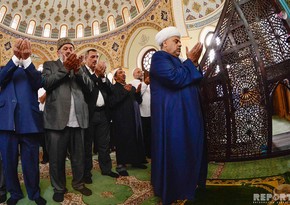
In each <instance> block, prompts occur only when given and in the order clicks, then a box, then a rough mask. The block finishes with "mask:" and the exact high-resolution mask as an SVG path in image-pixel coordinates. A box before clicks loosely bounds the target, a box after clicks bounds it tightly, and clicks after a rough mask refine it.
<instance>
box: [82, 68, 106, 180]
mask: <svg viewBox="0 0 290 205" xmlns="http://www.w3.org/2000/svg"><path fill="white" fill-rule="evenodd" d="M82 69H83V70H84V71H85V72H86V73H87V74H88V75H89V76H90V77H91V80H92V81H93V82H94V88H93V91H92V92H91V93H85V100H86V102H87V104H88V107H89V127H88V129H86V132H85V172H84V177H85V178H90V177H91V176H92V174H91V170H92V168H93V164H92V144H93V142H94V146H95V148H96V149H97V151H98V161H99V165H100V169H101V172H102V174H109V173H110V172H111V169H112V160H111V157H110V150H109V143H110V124H109V123H110V114H109V113H110V112H109V108H108V95H109V94H110V92H111V83H110V81H109V79H107V78H106V81H105V82H103V81H102V79H101V78H97V76H96V75H95V74H91V73H90V72H89V71H88V69H87V68H86V66H84V67H82ZM99 91H100V92H101V93H102V96H103V98H104V102H105V104H104V105H103V106H102V107H98V106H97V104H96V103H97V100H98V97H99Z"/></svg>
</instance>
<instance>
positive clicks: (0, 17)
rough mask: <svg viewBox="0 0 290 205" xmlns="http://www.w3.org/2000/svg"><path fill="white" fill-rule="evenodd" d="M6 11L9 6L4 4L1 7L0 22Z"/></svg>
mask: <svg viewBox="0 0 290 205" xmlns="http://www.w3.org/2000/svg"><path fill="white" fill-rule="evenodd" d="M6 12H7V8H6V7H5V6H2V7H1V9H0V22H2V20H3V18H4V16H5V14H6Z"/></svg>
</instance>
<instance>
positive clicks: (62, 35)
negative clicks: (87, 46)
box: [60, 25, 67, 38]
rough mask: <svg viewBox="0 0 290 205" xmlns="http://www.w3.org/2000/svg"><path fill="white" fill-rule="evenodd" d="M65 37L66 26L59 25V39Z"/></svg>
mask: <svg viewBox="0 0 290 205" xmlns="http://www.w3.org/2000/svg"><path fill="white" fill-rule="evenodd" d="M63 37H67V25H61V27H60V38H63Z"/></svg>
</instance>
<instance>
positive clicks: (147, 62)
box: [142, 48, 156, 78]
mask: <svg viewBox="0 0 290 205" xmlns="http://www.w3.org/2000/svg"><path fill="white" fill-rule="evenodd" d="M155 52H156V50H155V49H153V48H151V49H149V50H147V51H146V52H145V53H144V55H143V57H142V70H143V71H144V78H146V77H147V76H148V75H149V71H150V66H151V59H152V56H153V54H154V53H155Z"/></svg>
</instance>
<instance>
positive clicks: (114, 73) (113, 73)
mask: <svg viewBox="0 0 290 205" xmlns="http://www.w3.org/2000/svg"><path fill="white" fill-rule="evenodd" d="M120 69H121V68H116V69H114V70H112V71H111V73H112V75H113V79H114V77H115V75H116V72H117V71H118V70H120Z"/></svg>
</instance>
